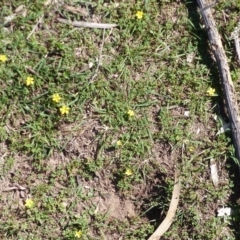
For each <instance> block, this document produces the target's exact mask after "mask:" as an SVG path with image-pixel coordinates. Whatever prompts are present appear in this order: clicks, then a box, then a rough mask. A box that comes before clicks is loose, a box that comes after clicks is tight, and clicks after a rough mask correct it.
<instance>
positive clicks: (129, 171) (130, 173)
mask: <svg viewBox="0 0 240 240" xmlns="http://www.w3.org/2000/svg"><path fill="white" fill-rule="evenodd" d="M125 175H127V176H131V175H132V170H131V169H129V168H128V169H127V170H126V171H125Z"/></svg>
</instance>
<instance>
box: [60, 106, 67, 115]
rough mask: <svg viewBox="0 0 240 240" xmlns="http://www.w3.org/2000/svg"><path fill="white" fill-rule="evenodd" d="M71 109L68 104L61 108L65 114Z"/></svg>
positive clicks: (61, 111)
mask: <svg viewBox="0 0 240 240" xmlns="http://www.w3.org/2000/svg"><path fill="white" fill-rule="evenodd" d="M69 110H70V108H69V107H68V106H66V105H63V106H62V107H60V108H59V111H60V113H61V114H62V115H64V114H66V115H67V114H68V113H69Z"/></svg>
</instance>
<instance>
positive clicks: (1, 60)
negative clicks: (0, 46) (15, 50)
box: [0, 55, 8, 63]
mask: <svg viewBox="0 0 240 240" xmlns="http://www.w3.org/2000/svg"><path fill="white" fill-rule="evenodd" d="M7 60H8V58H7V56H6V55H0V62H3V63H4V62H6V61H7Z"/></svg>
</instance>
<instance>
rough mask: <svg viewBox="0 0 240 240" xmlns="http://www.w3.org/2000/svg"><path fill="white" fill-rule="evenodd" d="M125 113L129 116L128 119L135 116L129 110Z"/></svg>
mask: <svg viewBox="0 0 240 240" xmlns="http://www.w3.org/2000/svg"><path fill="white" fill-rule="evenodd" d="M127 113H128V116H129V117H134V116H135V113H134V111H133V110H130V109H129V110H128V112H127Z"/></svg>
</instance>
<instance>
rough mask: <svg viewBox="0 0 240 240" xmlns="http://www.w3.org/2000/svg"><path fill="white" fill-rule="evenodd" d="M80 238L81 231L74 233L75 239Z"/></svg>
mask: <svg viewBox="0 0 240 240" xmlns="http://www.w3.org/2000/svg"><path fill="white" fill-rule="evenodd" d="M81 236H82V231H81V230H79V231H76V232H75V237H76V238H80V237H81Z"/></svg>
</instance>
